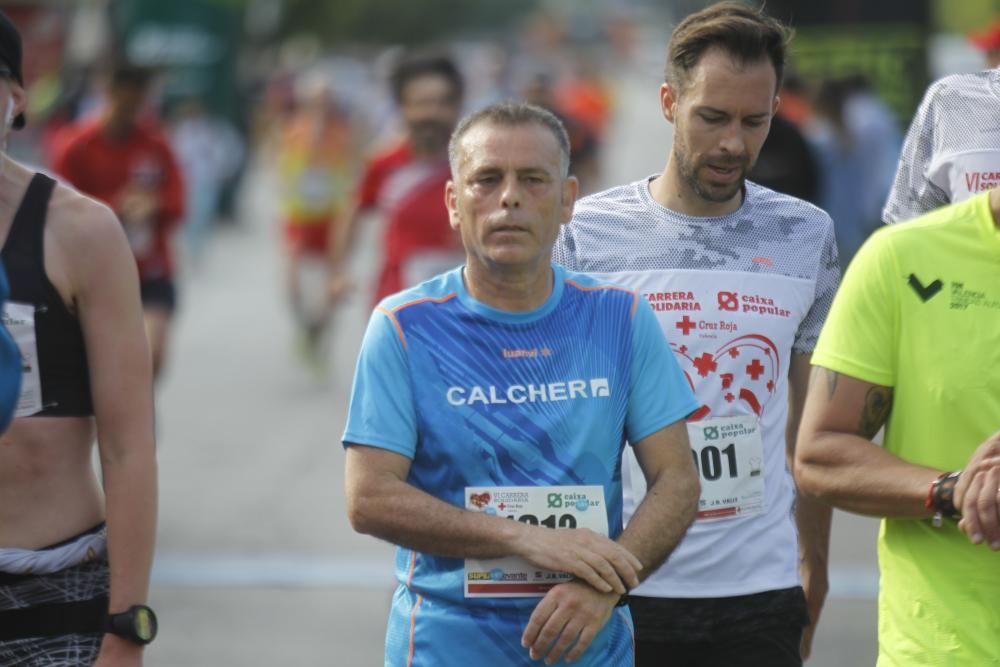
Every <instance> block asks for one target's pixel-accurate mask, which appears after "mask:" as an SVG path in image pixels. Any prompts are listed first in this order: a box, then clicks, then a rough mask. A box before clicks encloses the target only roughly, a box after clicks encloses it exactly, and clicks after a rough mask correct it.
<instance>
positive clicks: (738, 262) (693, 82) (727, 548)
mask: <svg viewBox="0 0 1000 667" xmlns="http://www.w3.org/2000/svg"><path fill="white" fill-rule="evenodd" d="M786 41H787V32H786V29H785V28H784V27H783V26H782V25H781V24H780V23H778V22H777V21H775V20H774V19H772V18H769V17H767V16H765V15H764V14H762V13H761V12H759V11H757V10H754V9H752V8H748V7H745V6H744V5H741V4H738V3H722V4H718V5H713V6H712V7H709V8H707V9H705V10H703V11H701V12H698V13H696V14H693V15H691V16H689V17H687V18H686V19H685V20H684V21H683V22H681V23H680V24H679V25H678V26H677V28H676V29H675V30H674V33H673V36H672V38H671V44H670V51H669V56H668V64H667V76H666V80H667V83H665V84H663V86H662V87H661V89H660V102H661V106H662V109H663V114H664V116H665V117H666V119H667V120H668V121H669V122H671V123H672V124H673V125H674V144H673V148H672V150H671V153H670V156H669V159H668V161H667V165H666V167H665V169H664V171H663V172H662V173H661V174H657V175H655V176H652V177H648V178H643V179H641V180H639V181H637V182H634V183H629V184H626V185H623V186H619V187H616V188H612V189H610V190H607V191H605V192H601V193H598V194H595V195H592V196H590V197H587V198H585V199H583V200H582V201H580V202H578V203H577V206H576V210H575V213H574V216H573V221H572V222H571V223H570V224H569V225H568V226H566V227H564V228H563V231H562V233H561V235H560V238H559V241H558V242H557V245H556V248H555V252H554V257H555V259H556V261H558V262H560V263H562V264H565V265H566V266H567V267H570V268H572V269H574V270H578V271H585V272H592V273H594V274H600V275H603V276H604V277H606V278H610V279H612V280H614V281H616V282H619V283H622V284H625V285H628V286H629V287H631V288H634V289H638V290H639V291H640V292H641V293H642V294H644V295H645V297H646V298H647V299H648V300H649V302H650V304H651V305H652V306H653V309H654V311H655V312H656V314H657V317H658V319H659V322H660V325H661V326H662V328H663V330H664V332H665V334H666V336H667V338H668V339H669V341H670V344H671V347H672V348H673V350H674V353H675V354H676V355H677V360H678V361H679V362H680V363H681V365H682V368H683V369H684V371H685V373H686V375H687V379H688V381H689V382H690V383H691V386H692V387H693V389H694V391H695V394H696V396H697V398H698V401H699V403H700V404H701V407H700V409H699V410H698V411H697V412H696V413H695V414H694V415H692V417H691V418H690V420H689V424H688V435H689V439H690V441H691V446H692V455H693V457H694V459H695V463H696V464H697V467H698V469H699V471H700V473H701V486H702V494H701V501H700V508H699V514H698V520H697V521H696V522H695V524H694V525H693V526H692V527H691V528H690V529H689V531H688V533H687V536H686V537H685V538H684V541H683V542H682V543H681V545H680V546H679V547H678V548H677V549H676V550H675V551H674V553H673V554H672V555H671V556H670V559H669V560H668V561H667V563H666V564H665V565H663V566H662V567H661V568H660V569H659V571H657V572H655V573H653V574H652V575H651V576H650V577H649V578H648V579H647V580H646V581H645V582H643V583H642V584H641V585H640V586H639V587H638V588H637V589H635V590H634V591H632V593H631V594H630V599H631V608H632V613H633V616H634V618H635V625H636V640H637V649H636V658H637V661H636V665H638V666H639V667H642V666H643V665H657V666H659V665H665V664H668V665H685V667H692V666H694V667H698V666H701V665H704V666H711V667H715V666H720V667H721V666H723V665H724V666H725V667H732V666H733V665H754V666H759V665H767V666H768V667H784V666H786V665H787V666H793V665H801V664H802V657H803V656H807V655H808V653H809V647H810V643H811V635H812V627H814V625H815V622H816V620H817V619H818V616H819V612H820V609H821V607H822V604H823V600H824V598H825V596H826V590H827V565H826V559H827V550H828V549H827V547H828V541H829V527H830V510H829V509H828V508H826V507H820V506H817V505H816V504H814V503H812V502H808V501H807V500H805V499H800V500H799V501H798V503H797V504H796V499H795V495H796V494H795V483H794V481H793V479H792V476H791V474H790V473H789V466H788V461H789V456H790V455H791V453H792V450H793V448H794V435H795V431H796V430H797V427H798V422H799V416H800V414H801V406H802V404H803V400H804V397H805V391H806V385H807V380H808V377H809V359H810V353H811V352H812V349H813V346H814V345H815V342H816V339H817V336H818V334H819V330H820V327H821V326H822V324H823V320H824V319H825V317H826V314H827V311H828V309H829V306H830V303H831V301H832V298H833V294H834V292H835V290H836V288H837V284H838V282H839V277H840V276H839V268H838V261H837V249H836V242H835V240H834V232H833V223H832V221H831V220H830V217H829V216H828V215H827V214H826V213H824V212H823V211H821V210H820V209H818V208H816V207H814V206H812V205H810V204H808V203H806V202H804V201H802V200H799V199H796V198H794V197H789V196H787V195H782V194H779V193H777V192H774V191H772V190H768V189H767V188H764V187H761V186H759V185H756V184H754V183H752V182H749V181H747V180H746V174H747V173H748V172H749V170H750V168H751V167H752V165H753V163H754V161H755V160H756V158H757V154H758V152H759V150H760V147H761V144H763V142H764V139H765V137H766V136H767V133H768V128H769V126H770V121H771V117H772V115H773V114H774V112H775V110H776V109H777V107H778V98H777V90H778V86H779V83H780V81H781V74H782V69H783V65H784V59H785V48H786ZM786 434H787V435H786ZM623 478H624V481H625V514H626V518H628V517H629V516H630V512H631V511H632V510H634V508H635V506H636V504H637V502H638V501H639V500H640V499H641V498H642V496H643V494H644V493H645V484H644V479H643V477H642V475H641V473H639V472H638V467H637V465H636V463H635V461H634V460H633V459H631V458H628V457H626V459H625V460H624V461H623ZM797 538H798V539H797ZM800 558H801V574H800ZM810 618H811V620H810ZM804 630H805V632H804Z"/></svg>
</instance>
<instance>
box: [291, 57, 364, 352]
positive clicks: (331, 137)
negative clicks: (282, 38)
mask: <svg viewBox="0 0 1000 667" xmlns="http://www.w3.org/2000/svg"><path fill="white" fill-rule="evenodd" d="M296 88H297V91H296V96H297V98H298V104H297V107H296V111H295V112H293V113H292V115H291V116H290V117H289V119H288V124H287V126H286V127H285V128H284V131H283V133H282V139H281V141H279V142H278V151H279V154H278V164H277V176H278V184H279V188H280V197H281V215H282V234H283V236H284V246H285V254H286V256H287V263H286V271H287V272H286V285H287V289H288V299H289V303H290V305H291V308H292V314H293V317H294V318H295V324H296V327H297V329H298V331H299V347H300V350H301V352H302V354H303V356H304V359H305V361H307V362H308V363H309V364H310V365H316V364H319V365H320V366H321V365H322V362H323V354H322V349H321V348H322V346H321V343H322V340H323V334H324V332H325V331H326V329H327V324H328V323H329V320H330V315H331V311H332V307H333V300H332V299H331V295H330V294H329V292H328V291H327V285H328V283H329V280H330V275H329V268H330V266H329V261H328V257H329V255H330V252H331V248H330V239H331V238H336V232H337V228H338V223H340V222H342V220H343V216H344V215H345V213H346V212H347V209H348V207H349V206H350V193H351V189H352V183H353V173H352V172H353V169H354V166H355V165H354V155H355V150H354V139H353V138H352V134H353V133H352V127H351V122H350V118H349V117H348V114H347V110H346V109H344V108H343V107H342V106H340V105H338V103H337V101H336V100H335V99H334V97H333V95H334V92H333V89H332V88H331V87H330V85H329V83H328V82H327V81H326V79H325V75H324V74H323V73H322V72H318V71H317V72H311V73H308V74H306V75H304V76H302V77H301V78H300V80H299V82H298V85H297V86H296ZM317 367H319V366H317Z"/></svg>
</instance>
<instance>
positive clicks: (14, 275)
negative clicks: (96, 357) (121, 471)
mask: <svg viewBox="0 0 1000 667" xmlns="http://www.w3.org/2000/svg"><path fill="white" fill-rule="evenodd" d="M55 185H56V182H55V181H54V180H52V179H51V178H49V177H48V176H45V175H43V174H35V176H34V178H32V179H31V183H30V184H29V185H28V190H27V192H25V194H24V199H23V200H22V201H21V206H20V207H18V209H17V213H16V214H15V215H14V222H13V223H12V224H11V227H10V233H9V234H8V235H7V242H6V243H5V244H4V246H3V251H2V253H0V255H2V257H3V262H4V264H5V265H6V267H7V278H8V280H9V281H10V301H11V302H14V303H26V304H31V305H34V306H35V339H36V345H37V347H38V373H39V378H40V380H41V385H42V405H43V408H42V411H41V412H38V413H36V414H35V415H33V416H38V417H89V416H92V415H93V414H94V407H93V402H92V401H91V395H90V368H89V366H88V365H87V348H86V345H85V343H84V340H83V329H82V328H81V327H80V320H79V318H78V317H77V316H76V314H74V313H73V312H72V311H70V309H69V308H67V307H66V304H65V303H63V300H62V296H60V294H59V291H58V290H56V288H55V286H54V285H53V284H52V283H51V282H50V281H49V277H48V275H47V274H46V273H45V248H44V235H45V218H46V216H47V214H48V208H49V199H50V198H51V197H52V191H53V189H54V188H55Z"/></svg>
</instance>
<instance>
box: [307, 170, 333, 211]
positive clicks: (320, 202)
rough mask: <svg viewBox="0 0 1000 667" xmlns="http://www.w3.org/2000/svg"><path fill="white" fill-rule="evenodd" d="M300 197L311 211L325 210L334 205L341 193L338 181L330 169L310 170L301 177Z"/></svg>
mask: <svg viewBox="0 0 1000 667" xmlns="http://www.w3.org/2000/svg"><path fill="white" fill-rule="evenodd" d="M297 190H298V196H299V198H300V199H301V200H302V203H303V204H304V205H305V206H306V207H307V208H309V209H310V210H323V209H325V208H328V207H330V206H332V205H333V204H334V202H335V201H336V200H337V196H338V195H339V192H338V191H337V181H336V179H335V178H334V176H333V174H332V173H331V172H330V171H329V170H328V169H316V168H309V169H306V170H305V171H303V172H302V173H301V174H300V175H299V179H298V188H297Z"/></svg>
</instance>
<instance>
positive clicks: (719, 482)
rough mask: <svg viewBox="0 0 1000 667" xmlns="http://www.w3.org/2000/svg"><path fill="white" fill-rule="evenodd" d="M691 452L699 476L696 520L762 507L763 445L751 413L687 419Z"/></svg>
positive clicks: (759, 510) (749, 512)
mask: <svg viewBox="0 0 1000 667" xmlns="http://www.w3.org/2000/svg"><path fill="white" fill-rule="evenodd" d="M687 430H688V439H689V440H690V442H691V455H692V456H693V457H694V464H695V467H697V468H698V473H699V475H700V476H701V499H700V500H699V501H698V521H716V520H719V519H729V518H733V517H746V516H753V515H755V514H760V513H762V512H763V511H764V447H763V444H762V443H761V439H760V424H759V423H758V421H757V418H756V417H755V416H753V415H743V416H739V417H720V418H718V419H705V420H702V421H696V422H688V424H687Z"/></svg>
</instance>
